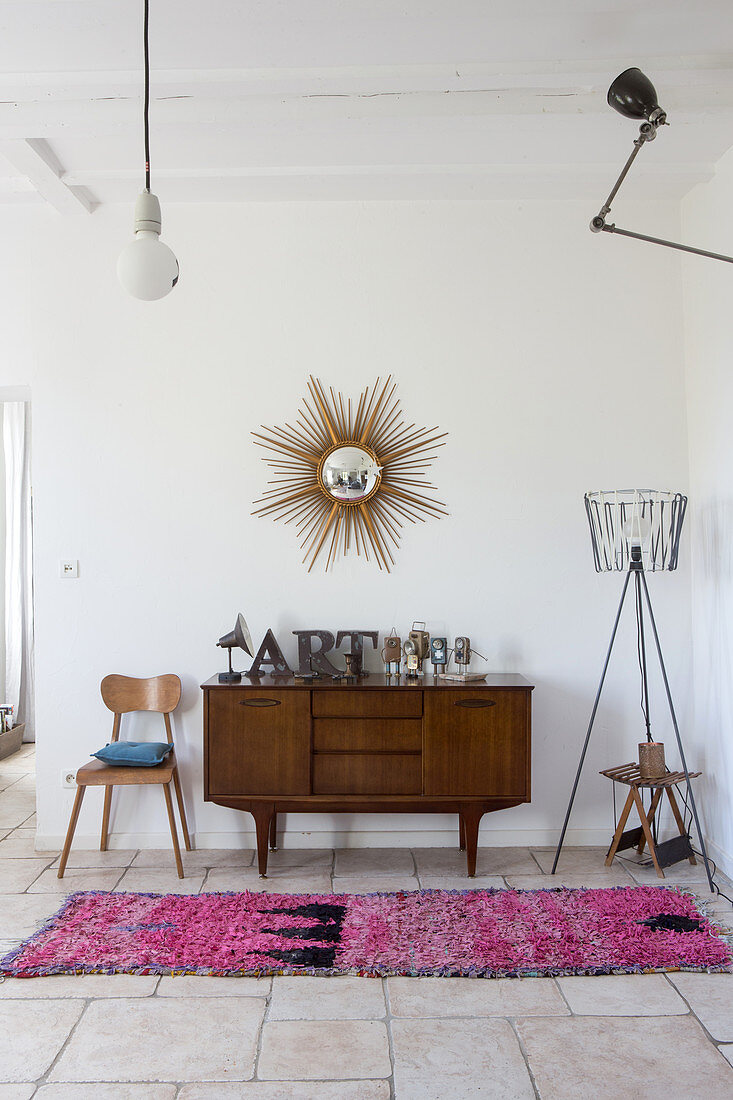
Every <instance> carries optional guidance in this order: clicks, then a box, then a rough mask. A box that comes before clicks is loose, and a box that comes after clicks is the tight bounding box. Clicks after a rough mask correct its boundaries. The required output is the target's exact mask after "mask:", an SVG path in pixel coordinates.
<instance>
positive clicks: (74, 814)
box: [57, 787, 86, 878]
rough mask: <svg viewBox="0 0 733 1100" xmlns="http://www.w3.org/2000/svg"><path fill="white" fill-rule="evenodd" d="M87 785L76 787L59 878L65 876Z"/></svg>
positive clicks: (58, 873) (60, 863)
mask: <svg viewBox="0 0 733 1100" xmlns="http://www.w3.org/2000/svg"><path fill="white" fill-rule="evenodd" d="M85 790H86V787H77V788H76V798H75V799H74V806H73V808H72V811H71V818H70V819H69V827H68V829H67V830H66V840H65V841H64V850H63V852H62V853H61V860H60V862H59V869H58V872H57V875H58V878H63V877H64V871H65V870H66V861H67V859H68V858H69V852H70V851H71V842H72V840H73V839H74V832H75V830H76V823H77V821H78V820H79V810H80V809H81V804H82V801H83V799H84V791H85Z"/></svg>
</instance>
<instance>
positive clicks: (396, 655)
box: [382, 634, 402, 676]
mask: <svg viewBox="0 0 733 1100" xmlns="http://www.w3.org/2000/svg"><path fill="white" fill-rule="evenodd" d="M382 655H383V657H384V671H385V675H387V676H397V675H399V671H400V661H401V660H402V642H401V641H400V639H399V638H398V637H397V635H396V634H385V636H384V649H383V650H382Z"/></svg>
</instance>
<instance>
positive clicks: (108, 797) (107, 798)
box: [99, 784, 112, 852]
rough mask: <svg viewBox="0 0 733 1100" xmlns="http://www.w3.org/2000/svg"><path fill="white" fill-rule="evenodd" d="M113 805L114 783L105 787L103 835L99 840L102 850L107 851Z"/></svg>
mask: <svg viewBox="0 0 733 1100" xmlns="http://www.w3.org/2000/svg"><path fill="white" fill-rule="evenodd" d="M111 805H112V784H110V785H109V786H108V787H105V788H104V809H103V810H102V836H101V839H100V841H99V850H100V852H106V851H107V838H108V836H109V810H110V806H111Z"/></svg>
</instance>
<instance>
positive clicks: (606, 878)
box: [506, 870, 636, 890]
mask: <svg viewBox="0 0 733 1100" xmlns="http://www.w3.org/2000/svg"><path fill="white" fill-rule="evenodd" d="M506 882H507V886H512V887H514V889H516V890H555V889H557V887H558V886H567V887H570V888H572V889H581V888H585V889H589V890H599V889H606V888H607V887H609V886H636V883H635V882H634V880H633V879H632V878H631V876H630V875H627V874H625V873H624V872H623V871H616V870H614V871H612V872H611V873H610V874H605V875H601V874H599V875H590V874H585V875H573V874H569V873H566V874H562V875H560V874H557V875H507V876H506Z"/></svg>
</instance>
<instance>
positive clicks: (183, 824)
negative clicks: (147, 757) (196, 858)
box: [173, 767, 191, 852]
mask: <svg viewBox="0 0 733 1100" xmlns="http://www.w3.org/2000/svg"><path fill="white" fill-rule="evenodd" d="M173 786H174V787H175V788H176V801H177V803H178V812H179V814H180V815H181V829H182V830H183V843H184V844H185V845H186V851H187V852H190V851H191V838H190V837H189V835H188V824H187V822H186V810H185V808H184V805H183V791H182V790H181V778H180V776H179V774H178V768H177V767H176V768H174V769H173Z"/></svg>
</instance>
